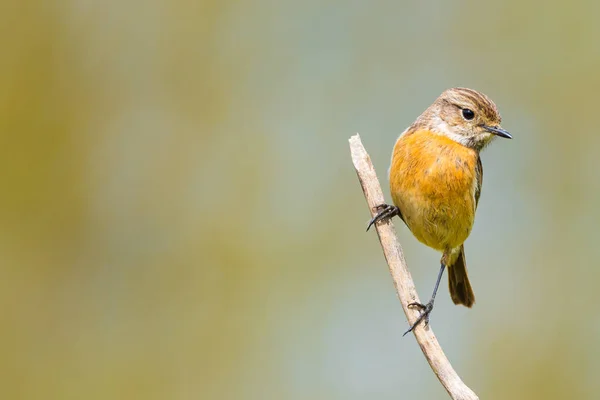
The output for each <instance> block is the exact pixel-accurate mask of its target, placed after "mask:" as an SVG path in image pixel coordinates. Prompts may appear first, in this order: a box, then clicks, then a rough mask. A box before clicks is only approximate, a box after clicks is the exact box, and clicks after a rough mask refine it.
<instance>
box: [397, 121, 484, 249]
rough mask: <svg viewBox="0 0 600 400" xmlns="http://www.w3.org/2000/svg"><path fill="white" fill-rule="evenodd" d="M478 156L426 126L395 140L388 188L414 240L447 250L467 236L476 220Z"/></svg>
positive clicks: (458, 244)
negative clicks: (427, 128) (414, 237)
mask: <svg viewBox="0 0 600 400" xmlns="http://www.w3.org/2000/svg"><path fill="white" fill-rule="evenodd" d="M477 159H478V154H477V152H476V151H475V150H473V149H470V148H468V147H465V146H462V145H461V144H459V143H456V142H455V141H453V140H452V139H450V138H448V137H445V136H442V135H439V134H436V133H432V132H429V131H426V130H419V131H416V132H407V133H406V134H404V135H402V136H401V137H400V138H399V139H398V141H397V142H396V145H395V146H394V152H393V155H392V165H391V167H390V176H389V178H390V191H391V194H392V199H393V201H394V204H395V205H396V206H397V207H398V208H399V209H400V211H401V212H402V216H403V218H404V221H405V222H406V224H407V226H408V227H409V229H410V230H411V231H412V233H413V234H414V235H415V236H416V238H417V239H418V240H420V241H421V242H423V243H425V244H426V245H428V246H430V247H432V248H434V249H437V250H440V251H445V250H450V249H454V248H456V247H458V246H460V245H461V244H462V243H463V242H464V241H465V240H466V239H467V237H468V236H469V233H470V232H471V228H472V226H473V222H474V219H475V208H476V200H475V187H476V185H477V182H476V180H477V177H476V172H475V168H476V165H477Z"/></svg>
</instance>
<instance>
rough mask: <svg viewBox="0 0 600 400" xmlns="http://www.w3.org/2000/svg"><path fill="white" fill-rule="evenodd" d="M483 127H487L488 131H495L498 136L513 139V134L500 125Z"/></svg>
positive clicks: (485, 126) (485, 127) (484, 127)
mask: <svg viewBox="0 0 600 400" xmlns="http://www.w3.org/2000/svg"><path fill="white" fill-rule="evenodd" d="M483 129H485V130H486V131H488V132H491V133H493V134H494V135H496V136H500V137H503V138H507V139H512V135H511V134H510V133H508V132H507V131H505V130H504V129H502V128H500V127H494V126H487V125H484V126H483Z"/></svg>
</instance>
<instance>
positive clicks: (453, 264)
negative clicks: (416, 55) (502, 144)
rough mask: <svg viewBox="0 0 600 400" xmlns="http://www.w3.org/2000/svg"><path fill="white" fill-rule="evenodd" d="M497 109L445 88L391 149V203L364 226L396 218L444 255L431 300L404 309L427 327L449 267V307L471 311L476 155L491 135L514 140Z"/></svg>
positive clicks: (478, 180) (477, 95)
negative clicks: (468, 254) (469, 253)
mask: <svg viewBox="0 0 600 400" xmlns="http://www.w3.org/2000/svg"><path fill="white" fill-rule="evenodd" d="M500 123H501V117H500V113H499V111H498V108H497V107H496V104H495V103H494V102H493V101H492V100H490V98H489V97H487V96H486V95H484V94H483V93H481V92H478V91H476V90H472V89H467V88H462V87H456V88H451V89H447V90H445V91H444V92H443V93H442V94H441V95H440V96H439V97H438V98H437V99H436V100H435V101H434V102H433V104H431V106H429V107H428V108H427V109H426V110H425V111H424V112H423V113H422V114H421V115H420V116H419V117H418V118H417V119H416V120H415V122H414V123H413V124H412V125H410V126H409V127H408V128H407V129H406V130H405V131H404V132H402V133H401V134H400V136H399V137H398V139H397V140H396V143H395V145H394V148H393V152H392V160H391V165H390V169H389V171H388V172H389V184H390V193H391V197H392V201H393V205H390V204H380V205H378V206H376V207H375V209H374V210H373V211H374V212H377V214H376V215H375V216H374V217H373V218H372V219H371V220H370V221H369V224H368V226H367V231H368V230H369V228H370V227H371V226H372V225H373V224H376V223H379V222H380V221H386V220H388V219H390V218H392V217H394V216H398V217H399V218H400V219H401V220H402V221H403V222H404V223H405V224H406V226H407V227H408V229H409V230H410V231H411V232H412V234H413V235H414V236H415V237H416V238H417V239H418V240H419V241H420V242H422V243H423V244H425V245H427V246H429V247H431V248H433V249H435V250H437V251H440V252H442V258H441V260H440V269H439V272H438V276H437V280H436V283H435V286H434V289H433V294H432V296H431V299H430V300H429V302H427V303H425V304H422V303H417V302H414V303H410V304H409V305H408V306H409V307H410V308H417V309H419V310H420V315H419V317H418V318H417V320H416V321H415V322H414V323H413V324H412V325H411V326H410V328H409V329H408V330H407V331H406V332H405V333H404V335H406V334H407V333H409V332H411V331H413V330H414V329H415V327H416V326H417V325H418V324H419V323H420V322H421V321H423V320H424V321H425V325H427V324H428V323H429V316H430V313H431V311H432V310H433V306H434V302H435V296H436V293H437V290H438V287H439V284H440V281H441V279H442V276H443V274H444V270H445V269H446V268H447V269H448V286H449V289H450V297H451V298H452V301H453V302H454V304H457V305H464V306H466V307H468V308H471V307H472V306H473V304H474V303H475V294H474V293H473V289H472V287H471V283H470V281H469V276H468V274H467V265H466V259H465V249H464V242H465V240H466V239H467V238H468V237H469V234H470V233H471V229H472V227H473V223H474V221H475V212H476V210H477V205H478V203H479V197H480V195H481V186H482V183H483V165H482V162H481V158H480V152H481V151H482V150H483V149H484V148H485V147H486V146H487V145H488V144H490V142H492V140H493V139H494V138H496V137H501V138H507V139H512V135H511V134H510V133H509V132H508V131H506V130H505V129H503V128H502V127H501V126H500Z"/></svg>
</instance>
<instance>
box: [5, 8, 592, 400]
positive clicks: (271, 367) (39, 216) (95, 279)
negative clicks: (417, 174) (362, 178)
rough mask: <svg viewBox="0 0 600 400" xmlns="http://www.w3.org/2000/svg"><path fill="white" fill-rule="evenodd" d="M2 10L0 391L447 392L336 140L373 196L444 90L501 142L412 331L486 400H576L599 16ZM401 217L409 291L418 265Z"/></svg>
mask: <svg viewBox="0 0 600 400" xmlns="http://www.w3.org/2000/svg"><path fill="white" fill-rule="evenodd" d="M0 15H1V17H0V19H1V20H2V22H1V23H0V33H1V35H0V48H1V51H2V55H1V57H0V138H1V141H0V185H1V186H0V273H1V274H2V279H1V280H0V282H1V283H0V299H1V301H0V304H1V309H0V318H1V322H2V327H3V328H2V330H1V331H0V332H1V335H0V352H1V354H2V357H1V358H0V360H1V361H0V398H2V399H207V400H209V399H211V400H212V399H216V400H220V399H236V400H237V399H240V400H242V399H243V400H246V399H248V400H254V399H256V400H262V399H286V400H288V399H289V400H294V399H328V400H334V399H344V400H352V399H357V400H358V399H378V400H385V399H390V400H391V399H440V398H446V394H445V392H444V390H443V389H442V387H441V386H440V385H439V383H438V382H437V380H436V378H435V377H434V375H433V374H432V373H431V371H430V369H429V366H428V365H427V363H426V361H425V359H424V358H423V356H422V354H421V351H420V350H419V348H418V345H417V344H416V343H415V340H414V338H413V337H412V336H407V337H405V338H402V337H401V334H402V332H404V330H405V329H406V327H407V323H406V320H405V317H404V315H403V313H402V310H401V307H400V304H399V303H398V301H397V299H396V294H395V292H394V289H393V286H392V282H391V279H390V277H389V273H388V270H387V266H386V264H385V262H384V259H383V255H382V253H381V250H380V248H379V243H378V241H377V239H376V235H375V233H373V232H369V233H368V234H367V233H365V232H364V228H365V224H366V221H367V220H368V218H369V214H368V210H367V208H366V203H365V200H364V198H363V195H362V192H361V190H360V187H359V184H358V181H357V179H356V175H355V172H354V170H353V168H352V165H351V162H350V156H349V150H348V142H347V139H348V138H349V137H350V136H351V135H352V134H354V133H355V132H360V134H361V136H362V140H363V142H364V144H365V146H366V148H367V151H369V152H370V155H371V157H372V159H373V161H374V164H375V167H376V168H377V171H378V173H379V177H380V179H381V180H382V182H383V183H384V184H385V183H386V178H385V175H386V170H387V167H388V162H389V158H390V155H391V149H392V145H393V143H394V141H395V139H396V137H397V136H398V134H399V133H400V132H402V131H403V130H404V128H405V127H406V126H408V125H409V124H410V123H411V122H412V121H413V120H414V119H415V118H416V116H418V115H419V114H420V113H421V112H422V111H423V110H424V109H425V108H426V107H427V106H428V105H429V104H430V103H431V102H433V100H434V99H435V98H436V97H437V96H438V95H439V94H440V93H441V92H442V91H443V90H444V89H446V88H449V87H453V86H467V87H471V88H474V89H477V90H480V91H482V92H484V93H486V94H487V95H489V96H490V97H491V98H492V99H494V100H495V102H496V103H497V105H498V107H499V108H500V111H501V113H502V115H503V126H504V127H505V128H506V129H508V130H509V131H510V132H511V133H512V134H513V135H514V137H515V139H514V140H512V141H500V140H498V141H496V143H494V144H493V145H492V146H490V148H489V149H487V150H486V151H485V152H484V154H483V157H482V158H483V163H484V168H485V179H484V185H483V194H482V198H481V201H480V204H479V210H478V216H477V222H476V224H475V228H474V231H473V233H472V235H471V237H470V238H469V240H468V241H467V243H466V252H467V260H468V265H469V267H470V275H471V281H472V283H473V286H474V290H475V294H476V296H477V304H476V306H475V307H474V308H473V309H472V310H467V309H465V308H462V307H455V306H453V305H452V303H451V301H450V299H449V296H448V293H447V289H446V283H444V285H443V286H444V287H443V290H441V291H440V294H439V296H438V301H437V302H436V309H435V311H434V313H433V315H432V326H433V327H434V329H435V332H436V334H437V336H438V338H439V339H440V342H441V344H442V346H443V347H444V349H445V350H446V352H447V355H448V357H449V358H450V360H451V361H452V362H453V365H454V366H455V368H456V369H457V371H458V372H459V374H460V375H461V376H462V377H463V379H464V380H465V382H466V383H467V384H468V385H469V386H470V387H471V388H473V390H474V391H475V392H476V393H477V394H478V395H479V396H480V398H482V399H513V400H514V399H517V400H518V399H546V400H552V399H596V398H598V397H599V395H598V393H599V392H600V380H598V378H597V376H598V374H599V373H600V341H599V337H600V317H599V316H598V315H599V312H598V309H597V307H598V303H600V293H599V291H598V288H597V282H598V280H599V278H600V271H598V268H597V267H598V256H599V254H598V253H599V246H598V244H597V240H598V233H597V232H596V230H597V229H598V226H599V225H600V211H599V209H598V204H599V203H600V170H599V167H598V162H597V160H598V148H600V134H599V133H598V131H599V127H598V120H597V116H598V109H599V107H600V96H598V93H599V91H600V75H599V72H598V71H599V70H600V46H598V39H599V37H600V24H598V16H599V15H600V3H598V2H595V1H591V0H589V1H575V2H571V3H568V2H546V3H543V4H542V3H536V4H534V2H531V3H523V2H517V1H507V2H493V3H492V2H490V3H489V4H487V3H486V4H482V2H469V1H461V2H449V1H443V0H437V1H422V2H359V1H352V2H347V1H333V2H321V1H314V0H309V1H305V2H292V1H283V2H271V1H254V2H243V1H241V2H240V1H238V2H221V1H212V2H211V1H201V2H193V1H179V2H177V1H173V2H165V1H162V2H161V1H156V0H149V1H146V2H132V1H114V0H108V1H103V2H99V1H85V0H79V1H50V2H49V1H40V0H38V1H35V0H32V1H16V0H13V1H3V2H1V3H0ZM386 195H387V189H386ZM388 198H389V197H388ZM396 227H397V229H398V231H399V236H400V240H401V242H402V243H403V246H404V250H405V253H406V257H407V260H408V263H409V266H410V267H411V271H412V273H413V277H414V278H415V281H416V283H417V286H418V288H419V291H420V293H421V297H422V298H427V296H428V295H429V293H430V291H431V289H432V285H433V282H434V279H435V276H436V274H437V271H438V260H439V255H438V254H436V253H435V252H434V251H433V250H430V249H428V248H426V247H424V246H423V245H421V244H420V243H418V242H417V241H416V240H415V239H414V238H413V237H412V235H411V234H410V233H409V232H408V230H407V229H406V228H405V227H404V226H401V225H400V223H399V222H396ZM445 280H446V278H444V282H445Z"/></svg>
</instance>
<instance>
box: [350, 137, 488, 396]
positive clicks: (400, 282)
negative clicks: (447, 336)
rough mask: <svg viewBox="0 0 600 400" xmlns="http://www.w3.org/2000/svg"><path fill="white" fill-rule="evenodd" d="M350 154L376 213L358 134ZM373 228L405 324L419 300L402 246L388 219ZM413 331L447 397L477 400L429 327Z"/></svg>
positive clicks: (379, 200)
mask: <svg viewBox="0 0 600 400" xmlns="http://www.w3.org/2000/svg"><path fill="white" fill-rule="evenodd" d="M350 153H351V155H352V163H353V164H354V168H356V174H357V175H358V180H359V181H360V184H361V186H362V189H363V192H364V194H365V198H366V199H367V204H368V206H369V210H370V211H371V216H374V215H375V214H376V211H375V206H377V205H380V204H383V203H384V202H385V200H384V197H383V192H382V191H381V185H380V184H379V180H378V179H377V175H376V174H375V169H374V168H373V164H372V163H371V158H370V157H369V155H368V154H367V151H366V150H365V148H364V147H363V145H362V142H361V141H360V136H359V135H358V134H357V135H354V136H352V137H351V138H350ZM375 229H376V230H377V235H378V236H379V241H380V242H381V247H382V248H383V255H384V256H385V259H386V261H387V263H388V266H389V268H390V273H391V274H392V279H393V280H394V286H395V287H396V292H397V293H398V298H399V299H400V303H401V304H402V308H403V309H404V314H406V318H407V319H408V322H409V324H410V325H412V324H413V323H414V322H415V321H416V320H417V318H418V317H419V311H418V310H413V309H411V308H409V307H408V304H410V303H413V302H418V303H420V301H419V297H418V295H417V290H416V289H415V284H414V282H413V280H412V277H411V276H410V272H409V271H408V267H407V266H406V261H405V260H404V254H403V253H402V247H400V243H399V242H398V238H397V237H396V230H395V229H394V226H393V224H392V222H391V221H387V222H379V223H377V224H376V226H375ZM413 334H414V335H415V338H416V339H417V342H418V343H419V346H421V350H422V351H423V354H424V355H425V358H426V359H427V362H428V363H429V365H430V366H431V369H432V370H433V372H434V373H435V375H436V376H437V377H438V379H439V380H440V382H441V383H442V385H443V386H444V388H445V389H446V391H447V392H448V394H449V395H450V397H451V398H452V399H454V400H478V399H479V398H478V397H477V395H476V394H475V393H474V392H473V391H472V390H471V389H469V388H468V387H467V385H465V384H464V382H463V381H462V380H461V379H460V377H459V376H458V374H457V373H456V371H454V368H452V365H450V361H448V358H447V357H446V355H445V354H444V351H443V350H442V347H441V346H440V344H439V343H438V341H437V339H436V337H435V335H434V334H433V331H432V330H431V327H430V326H426V327H425V326H424V324H422V323H421V324H419V325H418V326H417V327H416V328H415V329H414V330H413Z"/></svg>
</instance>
